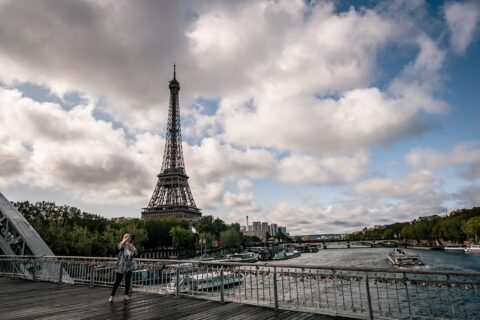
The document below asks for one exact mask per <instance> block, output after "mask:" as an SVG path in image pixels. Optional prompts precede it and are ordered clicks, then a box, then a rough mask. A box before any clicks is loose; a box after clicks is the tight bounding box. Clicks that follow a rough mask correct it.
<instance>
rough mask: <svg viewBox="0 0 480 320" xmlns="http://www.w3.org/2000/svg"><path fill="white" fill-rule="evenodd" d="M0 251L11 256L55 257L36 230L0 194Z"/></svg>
mask: <svg viewBox="0 0 480 320" xmlns="http://www.w3.org/2000/svg"><path fill="white" fill-rule="evenodd" d="M0 250H1V251H3V254H4V255H9V256H16V255H18V256H54V253H53V252H52V250H51V249H50V248H49V247H48V245H47V244H46V243H45V241H43V239H42V238H41V237H40V235H39V234H38V233H37V231H35V229H34V228H33V227H32V226H31V225H30V223H28V221H27V220H26V219H25V218H24V217H23V215H22V214H21V213H20V212H18V210H17V208H15V207H14V206H13V205H12V204H11V203H10V201H8V199H7V198H5V196H4V195H3V194H2V193H0Z"/></svg>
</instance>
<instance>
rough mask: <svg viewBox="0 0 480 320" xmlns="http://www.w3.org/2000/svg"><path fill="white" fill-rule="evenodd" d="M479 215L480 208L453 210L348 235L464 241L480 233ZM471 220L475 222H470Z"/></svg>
mask: <svg viewBox="0 0 480 320" xmlns="http://www.w3.org/2000/svg"><path fill="white" fill-rule="evenodd" d="M478 217H480V208H478V207H475V208H472V209H462V210H457V211H453V212H451V213H450V214H449V215H448V216H445V217H437V218H433V219H424V220H414V221H412V222H410V223H409V222H402V223H394V224H391V225H386V226H382V227H380V228H370V229H367V228H365V229H364V230H363V231H360V232H355V233H352V234H350V235H348V236H347V240H377V239H395V238H399V237H400V238H402V239H408V240H435V239H441V240H446V241H456V242H462V241H465V240H466V239H468V238H469V237H470V238H474V237H475V236H477V237H478V235H480V230H479V229H476V228H480V226H478V223H479V222H478V221H480V219H479V218H478ZM472 219H473V220H472ZM476 219H478V220H476ZM470 220H472V221H473V222H470ZM467 223H468V224H467ZM475 230H476V232H475Z"/></svg>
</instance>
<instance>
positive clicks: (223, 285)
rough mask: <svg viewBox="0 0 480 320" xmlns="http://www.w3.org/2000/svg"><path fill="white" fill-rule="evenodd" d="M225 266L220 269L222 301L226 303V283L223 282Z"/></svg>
mask: <svg viewBox="0 0 480 320" xmlns="http://www.w3.org/2000/svg"><path fill="white" fill-rule="evenodd" d="M223 279H224V278H223V266H222V267H221V269H220V303H221V304H224V303H225V283H224V282H223Z"/></svg>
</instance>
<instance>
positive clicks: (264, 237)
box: [243, 230, 267, 241]
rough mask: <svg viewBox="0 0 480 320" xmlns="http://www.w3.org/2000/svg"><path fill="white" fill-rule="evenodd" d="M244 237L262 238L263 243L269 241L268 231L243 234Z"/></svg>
mask: <svg viewBox="0 0 480 320" xmlns="http://www.w3.org/2000/svg"><path fill="white" fill-rule="evenodd" d="M243 235H244V236H247V237H258V238H260V240H262V241H266V240H267V232H266V231H262V230H257V231H247V232H245V233H244V234H243Z"/></svg>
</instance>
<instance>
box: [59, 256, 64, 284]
mask: <svg viewBox="0 0 480 320" xmlns="http://www.w3.org/2000/svg"><path fill="white" fill-rule="evenodd" d="M62 282H63V261H60V269H59V270H58V283H62Z"/></svg>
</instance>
